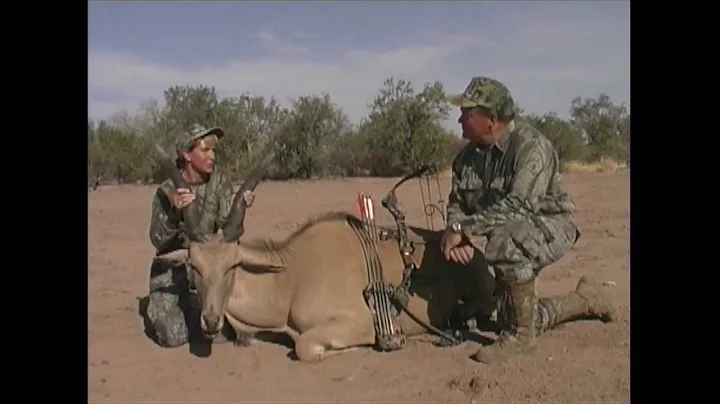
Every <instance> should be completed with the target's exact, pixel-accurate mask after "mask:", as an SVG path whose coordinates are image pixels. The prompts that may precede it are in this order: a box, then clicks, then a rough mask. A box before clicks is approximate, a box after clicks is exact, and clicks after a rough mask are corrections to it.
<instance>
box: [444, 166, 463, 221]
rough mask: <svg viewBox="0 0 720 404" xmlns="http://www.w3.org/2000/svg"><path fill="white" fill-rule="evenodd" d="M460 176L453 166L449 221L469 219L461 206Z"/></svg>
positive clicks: (448, 211)
mask: <svg viewBox="0 0 720 404" xmlns="http://www.w3.org/2000/svg"><path fill="white" fill-rule="evenodd" d="M459 183H460V178H459V176H458V173H457V170H456V169H455V168H454V167H453V170H452V183H451V186H450V195H449V196H448V204H447V223H448V224H450V223H453V222H458V221H462V220H465V219H467V216H466V215H465V213H464V212H463V211H462V208H461V207H460V194H459V193H458V184H459Z"/></svg>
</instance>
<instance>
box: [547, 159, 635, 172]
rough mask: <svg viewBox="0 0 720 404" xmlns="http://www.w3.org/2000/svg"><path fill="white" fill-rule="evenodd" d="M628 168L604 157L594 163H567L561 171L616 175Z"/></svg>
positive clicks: (563, 164)
mask: <svg viewBox="0 0 720 404" xmlns="http://www.w3.org/2000/svg"><path fill="white" fill-rule="evenodd" d="M626 168H627V166H626V165H625V164H622V163H620V162H618V161H616V160H614V159H611V158H608V157H602V158H601V159H600V161H597V162H594V163H584V162H580V161H567V162H564V163H561V165H560V171H561V172H563V173H589V172H593V173H616V172H618V171H621V170H624V169H626Z"/></svg>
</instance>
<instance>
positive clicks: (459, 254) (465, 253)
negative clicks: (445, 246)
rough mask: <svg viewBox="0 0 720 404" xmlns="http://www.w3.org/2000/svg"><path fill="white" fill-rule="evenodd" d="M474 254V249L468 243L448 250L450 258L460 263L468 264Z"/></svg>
mask: <svg viewBox="0 0 720 404" xmlns="http://www.w3.org/2000/svg"><path fill="white" fill-rule="evenodd" d="M474 255H475V249H474V248H473V246H472V245H470V244H464V245H461V246H458V247H455V248H453V249H452V250H450V259H451V260H453V261H454V262H455V263H458V264H462V265H467V264H469V263H470V261H472V259H473V256H474Z"/></svg>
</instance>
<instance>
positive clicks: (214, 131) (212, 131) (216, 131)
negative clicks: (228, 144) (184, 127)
mask: <svg viewBox="0 0 720 404" xmlns="http://www.w3.org/2000/svg"><path fill="white" fill-rule="evenodd" d="M209 135H215V136H217V138H218V139H220V138H222V137H223V136H225V131H224V130H222V128H218V127H215V128H208V129H206V130H204V131H202V132H200V133H197V134H196V135H195V136H193V137H192V141H195V140H197V139H200V138H204V137H205V136H209Z"/></svg>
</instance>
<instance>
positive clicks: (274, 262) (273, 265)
mask: <svg viewBox="0 0 720 404" xmlns="http://www.w3.org/2000/svg"><path fill="white" fill-rule="evenodd" d="M236 263H237V265H241V266H242V267H243V269H244V270H246V271H248V272H275V273H278V272H282V271H284V270H285V269H286V268H287V264H286V263H285V262H284V261H283V260H282V259H281V258H280V257H279V256H276V255H274V254H272V253H271V252H267V251H257V250H250V249H248V248H243V246H242V245H238V252H237V259H236Z"/></svg>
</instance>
